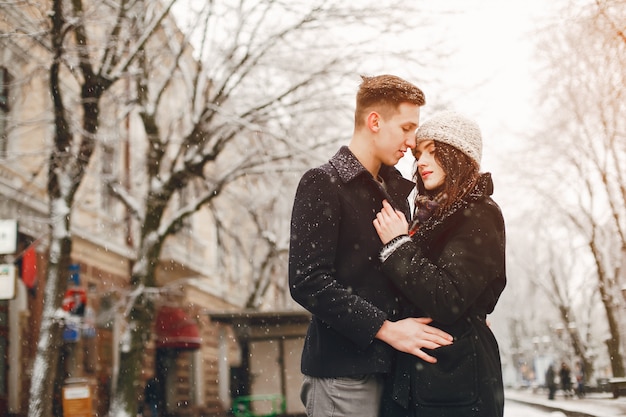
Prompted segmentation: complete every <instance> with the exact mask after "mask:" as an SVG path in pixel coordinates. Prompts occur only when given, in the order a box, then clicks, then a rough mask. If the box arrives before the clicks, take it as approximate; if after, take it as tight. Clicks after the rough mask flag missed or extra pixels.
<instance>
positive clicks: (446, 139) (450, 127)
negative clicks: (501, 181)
mask: <svg viewBox="0 0 626 417" xmlns="http://www.w3.org/2000/svg"><path fill="white" fill-rule="evenodd" d="M415 139H416V142H417V143H420V142H423V141H425V140H436V141H437V142H443V143H447V144H448V145H450V146H454V147H455V148H457V149H458V150H460V151H461V152H463V153H464V154H465V155H467V156H469V157H470V158H472V159H473V160H474V161H476V163H477V164H478V165H479V166H480V159H481V156H482V151H483V139H482V135H481V133H480V127H478V124H477V123H476V122H474V121H473V120H470V119H468V118H467V117H465V116H463V115H461V114H459V113H455V112H451V111H448V112H443V113H439V114H437V115H435V116H433V117H432V118H430V119H428V120H427V121H426V122H424V123H423V124H422V125H421V126H420V127H419V129H417V132H416V133H415Z"/></svg>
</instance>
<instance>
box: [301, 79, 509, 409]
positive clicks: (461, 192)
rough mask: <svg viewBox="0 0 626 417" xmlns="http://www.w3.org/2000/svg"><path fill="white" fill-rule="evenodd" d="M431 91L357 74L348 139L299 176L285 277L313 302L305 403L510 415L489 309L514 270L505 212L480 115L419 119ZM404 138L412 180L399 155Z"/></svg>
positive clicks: (308, 405) (305, 359) (305, 356)
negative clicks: (508, 261) (509, 264)
mask: <svg viewBox="0 0 626 417" xmlns="http://www.w3.org/2000/svg"><path fill="white" fill-rule="evenodd" d="M424 104H425V98H424V94H423V92H422V91H421V90H420V89H419V88H418V87H416V86H415V85H413V84H411V83H409V82H408V81H406V80H403V79H401V78H399V77H396V76H393V75H381V76H375V77H362V82H361V85H360V87H359V90H358V93H357V97H356V110H355V119H354V132H353V135H352V139H351V140H350V143H349V144H348V146H343V147H341V148H340V149H339V151H338V152H337V153H336V154H335V155H334V156H333V157H332V158H331V159H330V161H329V162H328V163H326V164H324V165H321V166H319V167H316V168H313V169H310V170H309V171H307V172H306V173H305V174H304V175H303V177H302V178H301V180H300V183H299V185H298V189H297V192H296V196H295V200H294V206H293V213H292V221H291V241H290V253H289V286H290V291H291V294H292V297H293V298H294V300H296V301H297V302H298V303H299V304H301V305H302V306H303V307H305V308H306V309H307V310H308V311H310V312H311V314H312V320H311V323H310V325H309V329H308V332H307V336H306V339H305V343H304V349H303V352H302V363H301V369H302V373H303V374H304V381H303V385H302V389H301V398H302V401H303V403H304V405H305V408H306V413H307V416H334V417H339V416H359V417H370V416H371V417H375V416H383V417H387V416H420V417H422V416H433V417H435V416H436V417H447V416H476V417H479V416H489V417H498V416H502V415H503V408H504V395H503V386H502V371H501V364H500V354H499V350H498V344H497V342H496V340H495V338H494V336H493V334H492V332H491V330H490V329H489V326H488V324H487V322H486V316H487V314H489V313H491V312H492V311H493V309H494V307H495V305H496V303H497V301H498V298H499V296H500V294H501V292H502V291H503V289H504V287H505V284H506V276H505V255H504V252H505V230H504V220H503V217H502V214H501V211H500V208H499V207H498V205H497V204H496V203H495V202H494V201H493V200H492V199H491V197H490V196H491V194H492V193H493V183H492V181H491V177H490V175H489V174H488V173H481V172H480V159H481V154H482V137H481V132H480V129H479V127H478V126H477V124H476V123H475V122H473V121H472V120H470V119H468V118H466V117H464V116H462V115H460V114H457V113H453V112H446V113H441V114H439V115H435V116H434V117H432V118H431V119H429V120H427V121H426V122H424V123H423V124H421V125H420V123H419V116H420V108H421V106H423V105H424ZM407 150H411V151H412V152H413V155H414V156H415V170H414V180H415V183H414V182H412V181H409V180H407V179H405V178H403V177H402V175H401V174H400V172H399V171H398V170H397V169H396V168H394V166H395V165H396V164H397V163H398V161H399V160H400V159H401V158H402V156H403V155H404V153H405V152H406V151H407ZM416 187H417V190H416V193H415V194H414V195H415V198H414V201H413V203H414V204H413V205H412V206H413V207H414V210H413V213H411V209H410V207H411V205H410V204H409V201H408V198H409V195H410V194H411V192H412V191H413V190H414V189H415V188H416Z"/></svg>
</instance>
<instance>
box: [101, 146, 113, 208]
mask: <svg viewBox="0 0 626 417" xmlns="http://www.w3.org/2000/svg"><path fill="white" fill-rule="evenodd" d="M100 161H101V162H100V163H101V165H100V178H102V183H101V188H102V190H101V201H102V204H101V207H102V209H103V210H104V211H105V212H106V213H109V214H113V208H114V206H115V205H114V203H115V198H114V197H113V196H112V195H111V191H110V190H109V182H110V181H113V169H114V164H115V150H114V149H113V146H109V145H103V146H102V158H101V159H100Z"/></svg>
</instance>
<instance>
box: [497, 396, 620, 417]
mask: <svg viewBox="0 0 626 417" xmlns="http://www.w3.org/2000/svg"><path fill="white" fill-rule="evenodd" d="M504 397H505V398H506V400H510V401H516V402H520V403H525V404H530V405H534V406H537V407H541V408H543V409H546V410H551V411H561V412H563V413H564V414H566V415H567V416H570V417H620V416H626V397H619V398H613V395H612V394H611V393H589V394H587V395H586V396H585V398H583V399H579V398H576V397H574V398H565V397H563V395H562V394H561V393H560V392H559V391H557V394H556V398H555V399H554V400H548V395H547V393H545V392H543V391H538V392H537V393H533V392H532V391H530V390H514V389H506V390H505V392H504Z"/></svg>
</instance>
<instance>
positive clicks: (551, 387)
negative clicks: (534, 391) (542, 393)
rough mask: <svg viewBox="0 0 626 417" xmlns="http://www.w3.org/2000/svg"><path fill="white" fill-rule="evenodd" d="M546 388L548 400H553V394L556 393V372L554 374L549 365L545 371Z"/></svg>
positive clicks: (551, 366) (552, 368) (552, 367)
mask: <svg viewBox="0 0 626 417" xmlns="http://www.w3.org/2000/svg"><path fill="white" fill-rule="evenodd" d="M546 387H548V399H549V400H554V394H555V393H556V372H554V366H553V365H552V364H550V366H548V370H547V371H546Z"/></svg>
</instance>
